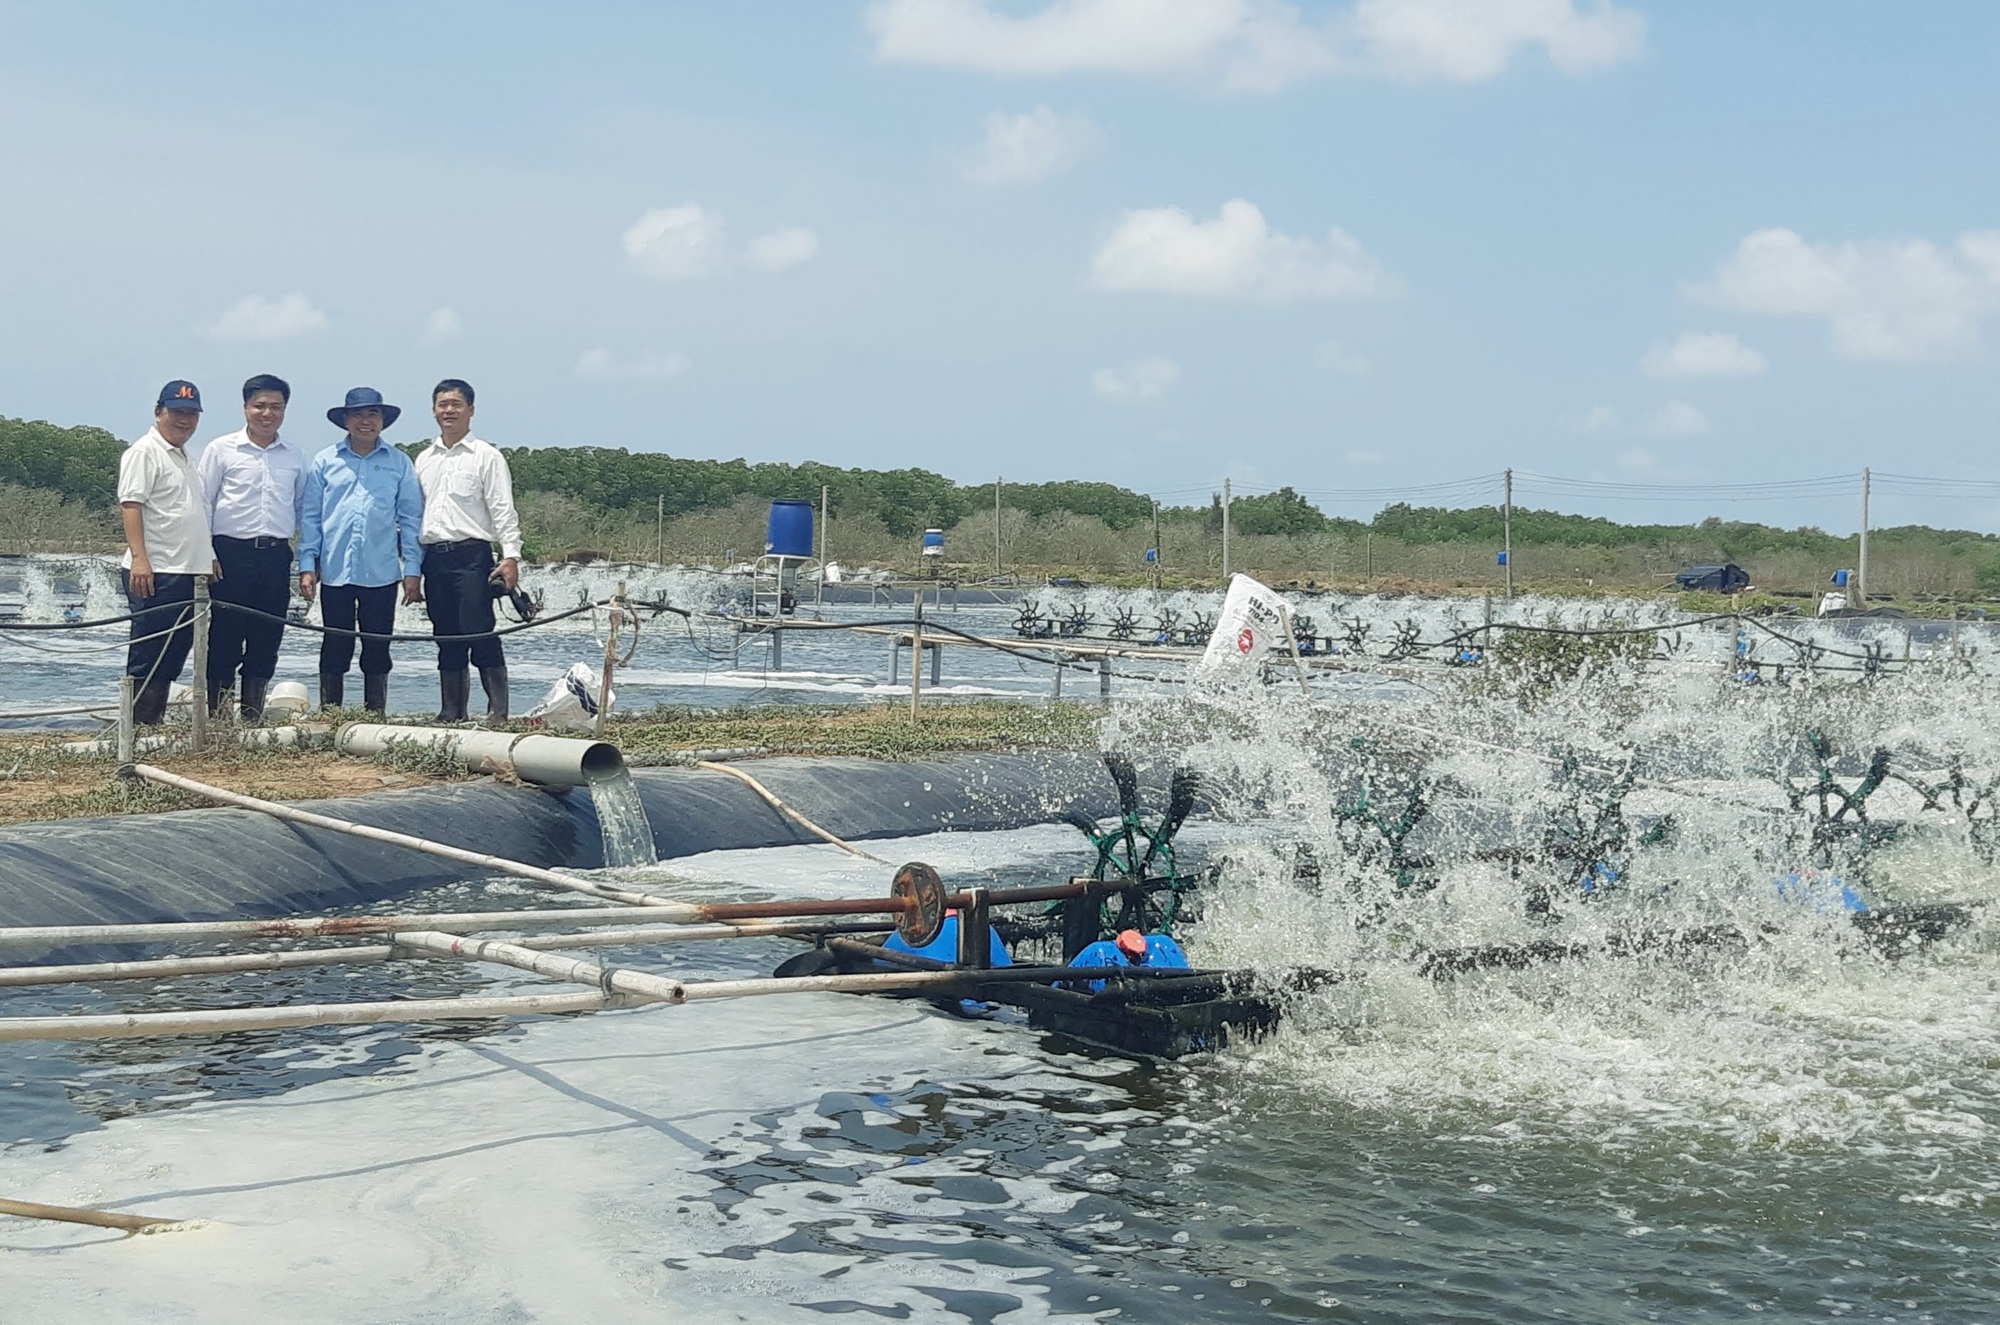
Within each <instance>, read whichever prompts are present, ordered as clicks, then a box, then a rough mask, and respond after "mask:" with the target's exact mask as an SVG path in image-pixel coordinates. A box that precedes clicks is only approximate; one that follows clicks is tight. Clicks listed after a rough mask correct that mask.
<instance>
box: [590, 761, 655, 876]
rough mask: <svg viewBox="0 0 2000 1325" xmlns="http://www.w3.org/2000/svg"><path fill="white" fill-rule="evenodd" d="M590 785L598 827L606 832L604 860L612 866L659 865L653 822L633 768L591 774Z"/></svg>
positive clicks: (619, 867) (620, 768)
mask: <svg viewBox="0 0 2000 1325" xmlns="http://www.w3.org/2000/svg"><path fill="white" fill-rule="evenodd" d="M589 785H590V799H591V803H592V804H594V805H595V806H596V807H597V826H598V830H599V831H600V832H602V833H603V834H604V863H605V864H606V865H607V866H609V867H610V868H612V869H621V868H625V867H629V866H633V865H656V864H658V863H659V860H660V856H659V851H658V849H657V848H656V847H655V846H654V844H653V825H652V822H651V821H650V820H648V819H647V818H646V806H645V803H644V802H643V801H641V800H640V799H639V788H638V786H637V784H635V783H634V782H633V781H632V773H631V771H630V770H629V769H627V768H625V767H624V766H623V765H620V766H619V768H618V770H617V771H616V772H615V773H607V774H601V775H595V776H592V777H591V779H590V784H589Z"/></svg>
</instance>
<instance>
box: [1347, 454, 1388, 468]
mask: <svg viewBox="0 0 2000 1325" xmlns="http://www.w3.org/2000/svg"><path fill="white" fill-rule="evenodd" d="M1388 458H1389V457H1388V456H1386V455H1383V454H1382V453H1381V452H1380V451H1349V452H1348V453H1347V461H1348V463H1349V464H1354V465H1379V464H1381V463H1382V462H1383V461H1385V460H1387V459H1388Z"/></svg>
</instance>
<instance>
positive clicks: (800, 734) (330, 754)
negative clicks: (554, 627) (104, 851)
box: [0, 699, 1104, 824]
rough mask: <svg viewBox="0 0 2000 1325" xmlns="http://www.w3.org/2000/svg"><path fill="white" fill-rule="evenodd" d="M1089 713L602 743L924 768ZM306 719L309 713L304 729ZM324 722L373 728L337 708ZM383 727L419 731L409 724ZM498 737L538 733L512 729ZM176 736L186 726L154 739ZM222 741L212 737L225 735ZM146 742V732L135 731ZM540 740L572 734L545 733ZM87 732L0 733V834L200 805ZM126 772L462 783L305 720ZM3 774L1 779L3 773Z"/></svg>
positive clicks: (303, 795)
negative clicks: (258, 740)
mask: <svg viewBox="0 0 2000 1325" xmlns="http://www.w3.org/2000/svg"><path fill="white" fill-rule="evenodd" d="M1103 712H1104V710H1103V708H1102V707H1101V706H1099V705H1095V704H1083V703H1067V702H1055V703H1031V704H1028V703H1009V702H1002V701H995V700H972V701H964V700H944V699H939V700H934V701H930V702H926V703H925V705H924V707H923V714H922V717H921V718H920V719H919V720H918V721H916V722H912V721H911V720H910V711H909V708H908V707H907V706H906V705H904V704H901V703H896V704H839V705H825V706H816V707H807V706H793V705H772V704H765V705H756V706H744V707H739V708H729V709H698V708H671V707H666V706H661V707H658V708H652V709H645V710H642V711H639V712H636V713H630V714H621V715H614V716H613V718H612V720H611V722H610V724H609V727H608V730H607V731H606V736H607V737H608V738H609V739H610V740H611V741H612V742H614V743H615V744H616V745H618V746H619V748H621V749H622V750H624V752H625V753H626V755H627V756H628V757H630V758H632V759H633V760H634V761H635V762H647V761H649V760H651V761H655V762H657V761H661V760H664V759H670V758H671V757H672V756H675V755H681V754H685V753H686V752H688V751H693V750H712V749H717V748H743V747H755V748H758V749H761V750H764V751H768V752H769V753H771V754H774V755H847V756H853V757H858V758H864V759H925V758H930V757H932V756H935V755H942V754H949V753H953V752H956V751H965V750H1028V749H1091V748H1094V747H1095V745H1096V734H1097V722H1098V719H1099V718H1101V717H1102V716H1103ZM317 716H319V715H316V717H317ZM324 716H326V717H330V718H335V719H351V720H363V721H379V719H377V718H376V717H375V716H374V715H373V714H369V713H364V712H361V711H358V710H347V711H343V712H341V713H338V714H329V715H324ZM392 721H393V722H395V723H396V724H397V725H401V726H409V727H420V726H427V725H433V724H431V723H430V721H429V720H428V719H427V718H425V717H423V716H421V715H416V714H411V715H406V716H403V717H401V718H397V719H392ZM509 727H510V729H511V730H515V731H524V732H525V731H531V730H541V729H539V728H530V727H528V726H527V725H526V724H523V723H512V724H509ZM162 730H165V731H168V732H170V733H171V732H178V734H180V735H182V736H183V737H184V736H185V735H186V727H185V725H184V724H183V725H182V726H180V727H179V728H173V727H169V728H165V729H162ZM228 731H229V729H228V728H227V727H222V728H219V729H218V736H223V737H226V735H227V733H228ZM147 734H151V733H147ZM550 734H551V735H558V736H561V735H584V734H585V733H577V732H552V733H550ZM88 736H89V733H83V732H77V733H67V732H66V733H63V734H61V735H52V734H49V733H46V732H38V733H21V734H19V735H0V774H4V776H0V824H10V823H26V822H33V821H40V820H47V819H68V818H75V817H78V816H85V815H102V814H150V813H154V812H157V811H161V810H185V809H192V808H195V807H197V806H201V805H206V804H208V802H207V801H205V800H204V799H203V798H201V797H199V796H195V795H192V794H190V793H188V792H183V791H178V790H174V789H171V788H167V787H162V786H159V785H157V784H155V783H150V782H141V781H135V780H126V779H121V778H119V777H118V775H117V758H116V756H114V755H111V754H93V755H73V754H66V753H64V752H63V751H62V748H61V747H62V745H63V743H64V742H65V741H74V740H79V739H87V738H88ZM140 760H141V761H142V762H145V763H150V764H154V765H156V766H158V767H161V768H165V769H168V770H170V771H171V772H175V773H179V774H181V775H182V776H184V777H189V778H193V779H195V780H197V781H200V782H207V783H210V784H212V785H214V786H218V787H225V788H227V789H229V790H231V791H238V792H244V793H246V794H248V795H252V796H259V797H262V798H264V799H266V800H281V801H306V800H319V799H323V798H326V797H332V796H352V795H358V794H361V793H365V792H370V791H379V790H382V789H383V788H385V787H411V786H423V785H429V784H436V783H442V782H453V781H459V780H463V779H466V778H469V777H471V776H472V775H471V774H469V773H466V772H465V771H464V770H463V769H462V768H460V767H459V765H458V763H457V761H456V760H454V759H450V758H446V757H445V756H444V755H443V752H442V750H441V749H440V748H439V747H438V746H436V745H435V744H433V743H431V742H427V741H414V740H413V741H408V742H399V743H396V744H394V745H392V746H391V747H390V749H389V752H388V753H387V754H385V755H383V756H382V757H381V758H379V759H374V760H369V759H355V758H350V757H347V756H344V755H340V754H336V753H334V751H333V748H332V733H331V728H330V727H327V726H322V725H320V723H318V722H317V721H316V722H315V723H314V724H313V728H312V730H311V731H310V732H309V734H307V735H306V736H305V737H304V738H303V739H302V740H301V741H300V743H299V744H297V745H291V746H257V747H252V748H244V747H241V746H238V745H236V744H234V742H233V741H228V742H227V743H225V742H224V741H222V740H218V741H217V742H216V743H215V744H214V746H213V747H212V748H211V749H209V750H207V751H204V752H202V753H200V754H196V753H193V752H190V751H188V750H186V749H184V748H183V749H178V750H172V749H170V750H156V751H152V752H149V753H145V754H142V755H140ZM10 770H11V771H10Z"/></svg>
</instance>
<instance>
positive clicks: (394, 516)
mask: <svg viewBox="0 0 2000 1325" xmlns="http://www.w3.org/2000/svg"><path fill="white" fill-rule="evenodd" d="M423 523H424V490H423V488H422V487H421V486H420V485H419V484H418V482H417V467H416V466H415V465H413V464H411V463H410V458H409V457H408V456H406V455H404V454H403V453H402V452H401V451H398V450H397V449H396V448H395V447H393V446H391V445H389V444H388V443H387V442H377V443H375V449H374V450H373V451H370V452H369V453H368V454H367V455H356V454H355V453H354V451H353V449H352V448H351V447H349V446H348V444H347V443H346V442H344V441H343V442H342V443H341V444H340V445H339V446H336V447H334V448H333V449H332V450H331V451H321V452H320V453H319V454H318V455H316V456H314V457H313V462H312V467H311V468H310V469H308V470H307V471H306V494H305V502H304V507H303V509H302V510H301V511H300V512H299V570H300V571H301V572H307V571H310V572H311V573H313V574H315V575H317V576H319V578H320V580H321V581H322V582H323V583H326V584H347V585H365V586H380V585H384V584H394V583H395V582H396V581H397V580H399V579H401V578H403V577H404V576H406V575H418V574H421V573H422V572H423V566H424V550H423V546H422V545H421V544H420V543H418V542H417V534H418V532H419V531H420V530H421V529H422V528H423Z"/></svg>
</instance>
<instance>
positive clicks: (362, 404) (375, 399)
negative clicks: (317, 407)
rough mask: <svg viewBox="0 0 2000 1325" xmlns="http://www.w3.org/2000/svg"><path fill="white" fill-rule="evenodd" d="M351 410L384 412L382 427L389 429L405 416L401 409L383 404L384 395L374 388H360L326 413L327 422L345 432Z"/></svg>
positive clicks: (348, 394)
mask: <svg viewBox="0 0 2000 1325" xmlns="http://www.w3.org/2000/svg"><path fill="white" fill-rule="evenodd" d="M351 409H379V410H381V411H382V426H383V427H384V428H387V427H389V426H390V425H392V424H393V423H395V422H396V420H397V419H399V418H401V417H402V416H403V411H402V409H401V408H400V407H398V406H395V405H389V404H385V403H383V400H382V393H381V392H380V391H377V390H376V389H375V388H374V387H372V386H358V387H355V388H354V389H353V390H352V391H350V392H348V393H347V400H346V401H345V402H344V403H342V404H339V405H335V406H334V407H333V408H332V409H330V410H328V411H327V412H326V421H327V422H328V423H331V424H332V425H333V426H334V427H336V428H339V429H341V430H343V431H345V430H346V428H347V411H349V410H351Z"/></svg>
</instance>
